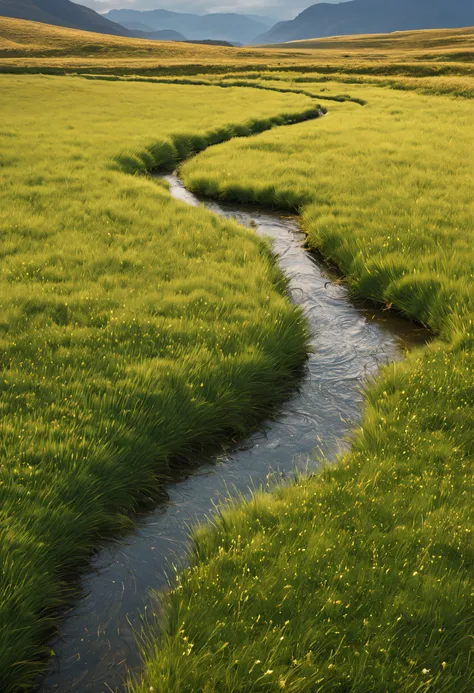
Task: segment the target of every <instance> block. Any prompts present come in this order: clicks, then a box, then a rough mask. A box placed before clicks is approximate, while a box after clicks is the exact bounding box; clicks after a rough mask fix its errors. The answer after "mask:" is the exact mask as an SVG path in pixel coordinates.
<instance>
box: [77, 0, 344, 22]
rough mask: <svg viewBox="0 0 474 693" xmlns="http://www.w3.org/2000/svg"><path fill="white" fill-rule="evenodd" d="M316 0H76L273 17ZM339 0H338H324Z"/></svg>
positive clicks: (289, 15) (101, 7) (102, 6)
mask: <svg viewBox="0 0 474 693" xmlns="http://www.w3.org/2000/svg"><path fill="white" fill-rule="evenodd" d="M317 1H318V0H76V2H78V3H79V4H81V5H87V7H92V8H93V9H94V10H97V11H98V12H105V11H107V10H109V9H112V8H122V7H127V8H129V9H135V10H155V9H163V10H172V11H174V12H193V13H195V14H206V13H208V12H241V13H243V14H260V15H266V16H269V17H275V18H277V19H293V18H294V17H296V15H297V14H299V13H300V12H302V10H305V9H306V8H307V7H309V6H310V5H314V3H315V2H317ZM325 1H326V2H328V1H329V2H340V0H325Z"/></svg>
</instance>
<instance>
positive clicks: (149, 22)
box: [104, 10, 268, 43]
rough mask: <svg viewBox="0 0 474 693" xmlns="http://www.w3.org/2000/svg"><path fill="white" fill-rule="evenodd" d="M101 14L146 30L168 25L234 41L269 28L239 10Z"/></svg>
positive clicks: (251, 37)
mask: <svg viewBox="0 0 474 693" xmlns="http://www.w3.org/2000/svg"><path fill="white" fill-rule="evenodd" d="M104 17H106V18H107V19H109V20H111V21H113V22H116V23H118V24H122V26H124V27H127V28H129V29H135V27H136V26H137V23H138V24H139V25H140V26H143V25H145V26H147V27H148V31H162V30H164V29H171V30H173V31H178V32H180V33H182V34H184V35H185V36H186V37H187V38H188V39H192V40H194V39H197V40H203V39H217V40H219V41H230V42H234V43H250V42H251V41H253V40H254V39H255V37H256V36H258V35H259V34H261V33H262V32H264V31H265V30H266V29H268V24H265V23H263V22H262V21H259V20H257V19H254V18H253V17H248V16H246V15H241V14H225V13H216V14H206V15H198V14H189V13H183V12H169V11H168V10H148V11H139V10H110V12H107V13H106V14H105V15H104Z"/></svg>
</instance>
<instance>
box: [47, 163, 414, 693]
mask: <svg viewBox="0 0 474 693" xmlns="http://www.w3.org/2000/svg"><path fill="white" fill-rule="evenodd" d="M165 179H166V180H167V181H168V183H169V184H170V192H171V194H172V195H173V197H175V198H177V199H180V200H182V201H183V202H185V203H187V204H191V205H199V204H201V203H200V201H199V200H198V199H197V198H196V197H195V196H194V195H192V194H191V193H190V192H188V191H187V190H186V189H185V188H184V186H183V184H182V183H181V182H180V181H179V180H178V179H177V178H176V177H174V176H165ZM206 206H207V207H209V208H210V209H211V210H212V211H214V212H215V213H217V214H221V215H223V216H226V217H234V218H236V219H237V221H239V222H240V223H241V224H244V225H246V226H253V227H255V228H256V230H257V232H258V233H259V234H262V235H265V236H270V237H271V238H272V239H273V244H274V250H275V252H276V254H277V255H278V259H279V264H280V267H281V268H282V270H283V272H284V273H285V274H286V275H287V276H288V278H289V279H290V282H289V291H290V294H291V297H292V300H293V301H294V302H295V303H298V304H300V305H302V306H303V308H304V310H305V313H306V316H307V319H308V322H309V324H310V327H311V332H312V353H311V354H310V358H309V361H308V367H307V374H306V377H305V379H304V381H303V383H302V387H301V389H300V391H299V393H298V394H297V395H295V397H294V398H293V399H292V400H291V401H289V402H288V403H287V404H286V406H285V407H284V409H283V411H281V412H280V414H279V415H278V417H277V418H276V419H275V420H273V421H269V422H267V425H266V426H265V427H263V428H262V430H261V431H260V432H259V433H257V434H255V435H253V436H252V437H250V438H249V439H247V440H246V441H244V442H243V443H242V444H241V445H239V446H238V447H237V448H235V449H233V450H231V451H228V452H223V453H222V454H220V455H218V456H217V457H215V458H214V459H212V460H208V461H207V463H206V462H204V463H203V465H202V466H201V467H200V468H199V471H197V472H194V473H192V474H190V475H189V476H188V478H186V479H184V480H182V481H179V482H176V483H172V484H170V485H169V486H168V487H167V489H166V491H167V499H166V501H165V502H163V503H162V504H161V505H160V506H159V507H157V508H156V510H155V511H154V512H152V513H150V514H148V515H146V516H144V517H143V518H142V519H141V521H139V523H138V526H137V528H136V530H135V531H134V532H133V533H132V534H130V535H129V536H128V537H126V538H124V539H120V540H119V541H117V542H115V543H112V544H110V545H108V546H107V547H106V548H104V549H103V550H102V551H101V552H100V553H98V554H97V555H96V556H95V558H94V559H93V561H92V566H91V570H90V572H89V573H88V574H87V575H85V576H84V577H83V580H82V585H81V588H82V592H83V595H84V596H83V598H82V599H81V600H80V601H79V602H78V603H77V604H76V605H75V606H74V607H73V608H72V609H71V610H70V612H69V613H68V614H67V617H66V619H65V621H64V623H63V626H62V629H61V632H60V635H59V637H58V638H57V639H56V641H55V642H54V643H52V648H53V650H54V652H55V657H54V660H53V663H52V666H51V668H50V670H49V672H48V673H47V674H46V676H45V677H44V679H43V680H42V682H41V683H40V685H39V689H40V691H41V693H53V692H54V693H75V692H76V693H110V691H122V690H123V680H124V676H125V675H126V673H127V671H129V670H133V669H137V668H138V667H139V666H140V650H139V643H138V642H137V638H136V631H137V630H138V629H139V628H140V624H141V614H142V613H143V612H146V611H147V610H148V612H150V611H152V609H153V598H152V595H151V590H157V589H160V588H164V587H166V585H167V571H169V570H170V566H171V565H172V564H173V563H177V562H181V563H182V561H183V559H184V557H185V556H186V550H187V545H188V532H189V526H190V525H191V524H192V523H193V522H194V521H195V520H196V519H201V520H202V519H204V518H206V516H208V515H209V514H210V513H212V511H213V509H214V507H215V504H216V503H218V502H219V500H220V499H222V498H223V497H228V496H229V494H236V493H238V492H243V493H247V492H248V489H249V487H252V486H257V485H260V484H266V483H271V482H272V480H274V478H275V476H286V475H289V474H291V472H292V470H293V469H294V468H295V467H299V466H302V467H306V466H307V465H308V460H312V462H311V463H310V464H312V465H317V462H316V461H315V460H316V456H315V455H314V451H317V452H319V453H321V454H323V455H325V456H326V457H330V458H334V456H335V455H336V454H337V453H338V452H339V451H340V450H341V449H343V448H344V447H345V446H346V445H347V440H348V435H349V433H350V431H351V429H353V428H354V426H355V425H356V424H357V422H358V421H359V419H360V416H361V408H362V401H363V394H362V387H363V384H364V382H365V381H366V380H367V378H368V377H369V376H371V375H373V374H374V373H375V372H376V371H377V369H378V368H379V366H380V364H383V363H385V362H387V361H393V360H395V359H399V358H401V357H402V356H403V354H404V352H405V350H406V349H407V348H409V347H411V346H417V345H420V344H424V343H425V342H426V339H427V336H426V332H424V331H423V330H422V329H421V328H417V327H416V326H414V325H411V324H409V323H407V322H406V321H404V320H402V319H401V318H398V317H396V316H394V315H393V314H391V313H384V312H382V311H377V310H370V309H367V308H362V307H357V306H355V305H354V304H353V303H351V302H350V300H349V298H348V296H347V292H346V289H345V288H344V287H343V286H341V285H340V284H338V283H336V282H334V281H332V280H333V279H334V277H331V276H330V275H329V274H328V271H327V270H326V269H325V267H324V266H323V265H322V263H321V262H320V261H319V260H318V259H316V258H315V257H314V256H312V255H311V254H310V253H308V252H307V251H306V250H305V249H304V247H303V242H304V237H303V234H302V232H301V230H300V228H299V226H298V224H297V222H296V221H295V220H293V219H288V218H281V217H279V216H277V215H275V214H270V213H262V212H260V211H255V210H250V209H245V208H241V207H236V206H235V205H234V206H230V205H221V204H216V203H214V202H212V203H206Z"/></svg>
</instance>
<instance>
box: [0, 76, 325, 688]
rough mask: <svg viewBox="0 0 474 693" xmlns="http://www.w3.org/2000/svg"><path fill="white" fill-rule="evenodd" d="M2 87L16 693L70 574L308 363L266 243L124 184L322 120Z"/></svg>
mask: <svg viewBox="0 0 474 693" xmlns="http://www.w3.org/2000/svg"><path fill="white" fill-rule="evenodd" d="M0 90H1V97H0V98H1V103H2V121H1V127H0V191H1V192H0V200H1V202H0V238H1V244H0V256H1V270H0V297H1V298H0V345H1V348H0V353H1V367H2V376H1V379H0V391H1V404H0V409H1V448H0V449H1V453H0V455H1V456H0V508H1V510H0V534H1V540H0V565H1V566H2V574H1V578H0V688H1V690H2V693H7V691H13V690H17V689H21V688H23V687H25V688H27V687H28V686H29V685H30V684H31V683H32V681H33V678H34V675H35V674H36V673H37V672H38V670H39V669H40V668H41V666H42V664H43V663H44V662H42V658H43V657H44V656H45V655H46V654H47V653H48V652H47V649H46V648H45V647H44V643H45V640H46V636H47V634H48V631H49V629H51V628H52V627H54V626H55V625H56V620H55V611H54V610H55V608H56V607H57V606H58V605H59V604H60V603H62V602H63V600H64V598H65V596H66V595H65V592H64V582H63V580H64V578H65V576H66V574H71V573H73V572H74V570H75V569H76V568H77V566H78V565H79V563H80V562H81V561H84V560H86V559H87V558H88V557H89V556H90V553H91V551H92V549H93V548H94V547H95V546H96V545H97V542H98V541H99V540H100V539H101V538H103V537H104V536H106V535H107V534H109V533H110V532H112V531H117V530H120V529H123V528H125V527H130V525H131V520H130V519H129V518H128V513H129V512H130V511H131V510H132V509H133V508H136V507H137V504H139V503H140V501H143V499H144V498H148V497H149V496H150V495H153V494H154V493H155V492H156V490H157V489H158V487H159V484H160V483H161V482H162V481H163V480H164V479H166V478H168V477H169V474H170V469H171V467H172V466H173V464H174V465H175V466H177V467H178V468H179V467H180V466H181V467H182V466H183V464H186V462H187V460H188V459H189V457H190V456H191V454H192V453H193V451H196V450H200V449H202V448H203V447H206V446H208V445H211V444H212V445H216V444H218V443H219V441H222V440H228V439H229V437H230V436H231V435H237V436H238V435H242V434H243V433H244V432H248V431H249V430H250V429H252V427H254V426H255V425H256V424H257V423H258V422H259V421H260V420H261V418H262V417H263V416H265V415H266V414H268V412H269V410H270V409H272V408H273V407H274V406H276V405H278V403H279V402H281V401H282V400H283V399H284V398H285V397H286V396H287V395H288V393H289V391H290V390H291V389H292V388H293V387H294V384H295V378H296V375H297V371H298V370H299V369H300V368H301V365H302V363H303V362H304V359H305V356H306V338H307V335H306V326H305V323H304V321H303V319H302V316H301V314H300V311H299V310H298V309H296V308H294V307H292V306H291V305H290V304H289V302H288V299H287V296H286V284H285V281H284V279H283V277H282V276H281V274H280V272H279V270H278V268H277V266H276V265H275V261H274V258H273V256H272V254H271V252H270V249H269V246H268V244H267V243H266V242H264V241H263V240H259V239H258V238H257V237H256V236H255V234H254V233H253V232H251V231H249V230H246V229H243V228H241V227H239V226H238V225H237V224H235V223H234V222H232V221H224V220H220V219H217V218H216V217H215V216H214V215H212V214H211V213H209V212H208V211H206V210H205V209H191V208H189V207H187V206H186V205H184V204H181V203H178V202H176V201H174V200H172V199H171V197H170V195H169V193H168V192H167V190H166V187H165V186H163V185H159V184H157V182H155V181H154V180H152V179H147V178H146V177H145V176H144V175H135V176H132V175H130V173H145V171H146V170H150V169H153V168H155V167H157V166H159V165H161V166H167V167H172V166H173V165H174V164H175V163H176V162H177V161H179V160H181V159H183V158H184V157H186V156H188V155H190V154H191V153H193V152H194V151H198V150H200V149H202V148H204V147H205V146H207V145H208V144H212V143H216V142H220V141H223V140H225V139H228V138H230V137H232V136H237V135H248V134H250V133H252V132H260V131H262V130H264V129H266V128H269V127H272V126H273V125H278V124H280V125H281V124H283V123H285V122H294V121H296V120H298V119H304V118H310V117H316V115H317V114H318V111H317V109H316V107H315V104H314V101H311V100H310V99H308V98H306V97H304V96H295V95H294V94H288V95H286V94H279V93H273V92H265V93H262V92H258V99H256V98H255V94H256V93H257V92H255V90H250V89H228V90H227V91H226V98H225V100H224V99H222V97H221V94H222V90H220V89H218V88H217V87H186V86H175V85H168V86H167V85H157V84H147V83H144V84H131V83H108V82H91V81H85V80H79V79H74V78H58V77H29V76H23V77H13V76H2V77H0ZM177 113H179V114H180V116H179V119H177V118H176V114H177Z"/></svg>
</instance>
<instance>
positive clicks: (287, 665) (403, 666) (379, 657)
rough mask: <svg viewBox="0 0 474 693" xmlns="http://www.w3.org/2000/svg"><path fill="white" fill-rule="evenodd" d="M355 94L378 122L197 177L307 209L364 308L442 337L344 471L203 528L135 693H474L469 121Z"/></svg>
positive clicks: (420, 357)
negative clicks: (379, 307)
mask: <svg viewBox="0 0 474 693" xmlns="http://www.w3.org/2000/svg"><path fill="white" fill-rule="evenodd" d="M267 83H269V82H267ZM279 83H280V84H281V85H283V86H286V87H290V86H291V85H292V84H293V85H294V86H299V85H300V84H301V82H296V81H295V82H293V83H292V82H291V79H290V77H289V76H288V75H287V76H286V80H285V81H283V79H280V81H279ZM270 84H272V82H270ZM322 86H323V85H322V84H311V83H306V84H305V89H311V88H313V89H314V90H317V89H318V90H319V89H321V87H322ZM324 88H325V90H326V91H325V94H327V95H333V96H334V95H336V94H338V93H339V92H340V89H341V84H340V83H339V82H336V83H333V82H330V81H328V82H325V83H324ZM350 93H351V95H352V96H353V97H356V98H360V99H361V100H362V101H364V102H366V105H365V106H364V107H363V108H362V107H361V106H359V105H357V104H354V103H343V104H330V105H329V112H328V115H327V116H326V117H325V118H324V119H322V120H321V121H318V122H317V123H314V124H301V125H296V126H294V127H292V128H287V129H281V130H277V131H273V132H271V133H264V134H262V135H259V136H256V137H253V138H250V139H248V140H241V141H233V142H229V143H227V144H224V145H222V146H220V147H217V148H213V149H211V150H208V151H207V152H204V153H202V154H200V155H199V156H198V157H196V158H194V159H192V160H190V161H189V162H187V163H185V164H184V165H183V166H182V167H181V173H182V176H183V177H184V180H185V182H186V185H187V187H189V188H190V189H191V190H193V191H195V192H196V193H199V194H201V195H205V196H209V197H214V198H218V199H225V200H231V201H238V202H251V203H256V204H262V205H265V206H271V207H273V208H279V209H282V210H284V211H294V210H298V211H299V212H300V214H301V216H302V222H303V226H304V229H305V231H306V233H307V239H308V244H309V245H310V246H311V247H313V248H315V249H318V250H319V251H321V252H322V253H323V255H324V256H326V257H327V258H328V260H329V261H331V262H332V263H335V264H337V265H338V267H339V268H340V269H341V270H342V272H343V274H344V276H345V277H346V281H347V282H348V284H349V286H350V287H351V289H352V291H353V292H354V293H355V294H356V295H358V296H362V297H365V298H369V299H370V300H373V301H376V302H379V303H382V304H385V305H386V306H387V307H389V308H390V307H393V308H396V309H398V310H399V311H401V312H402V313H404V314H405V315H406V316H407V317H409V318H412V319H415V320H418V321H420V322H422V323H424V324H425V325H427V326H429V327H430V328H431V329H432V330H433V331H434V332H435V333H436V334H437V335H438V336H439V339H438V340H437V341H436V342H435V343H434V344H432V345H430V346H429V347H427V348H426V349H424V350H422V351H421V352H417V353H415V354H412V355H411V356H410V357H408V358H407V360H406V361H405V362H404V363H403V364H401V365H394V366H391V367H389V368H387V369H385V370H384V371H383V373H382V374H381V376H380V377H379V379H378V380H377V382H376V383H375V384H372V385H371V386H370V388H369V390H368V393H367V405H366V410H365V416H364V421H363V425H362V427H361V429H360V430H359V431H357V432H356V434H355V440H354V443H353V448H352V452H351V453H350V454H349V455H347V456H346V457H345V458H344V459H340V460H339V462H338V464H337V465H336V466H335V467H327V468H326V469H325V470H324V471H323V472H322V473H321V474H318V475H316V476H315V477H314V478H311V479H307V478H299V479H297V481H296V483H295V484H292V485H291V486H289V487H282V488H279V489H277V490H276V491H275V492H274V493H272V494H266V493H263V492H262V493H257V494H255V495H254V496H253V498H251V499H250V500H248V501H246V502H243V503H242V502H241V503H239V504H237V505H236V506H233V507H231V508H230V509H226V510H223V511H222V512H221V513H220V514H219V516H218V517H216V519H215V523H214V525H213V526H212V527H209V526H203V527H201V528H198V529H197V530H196V532H195V535H194V543H193V551H194V553H193V559H192V562H191V567H190V568H189V569H188V570H187V571H185V572H184V573H183V574H180V575H178V576H177V582H176V584H175V586H174V588H173V590H172V592H171V594H169V595H168V596H167V597H166V598H165V599H164V605H165V610H166V614H167V615H166V619H165V630H164V633H163V634H162V636H161V638H160V639H159V640H158V644H156V642H155V643H153V642H152V643H151V645H150V648H149V651H148V654H147V663H146V668H145V674H144V677H143V679H142V680H141V681H140V682H139V683H137V684H135V685H132V686H131V689H132V690H133V691H134V693H145V691H149V690H154V691H156V692H159V693H164V692H165V691H167V692H170V691H173V692H176V693H178V691H184V690H186V691H200V692H206V693H211V692H212V693H214V692H215V693H217V692H218V691H223V690H225V691H233V692H237V691H238V692H239V693H240V692H241V693H244V692H247V691H279V690H282V689H284V690H288V691H294V692H295V693H304V692H305V691H307V692H308V693H310V692H311V693H314V692H315V691H321V693H327V692H328V691H358V692H360V693H366V692H367V691H377V692H381V691H384V692H385V691H390V692H391V691H393V692H395V691H397V693H398V692H400V691H407V692H408V691H409V692H410V693H411V692H414V691H416V692H420V691H423V692H425V691H437V692H440V693H441V692H442V693H445V692H450V691H453V692H454V691H463V692H465V693H469V692H470V691H472V690H473V687H474V679H473V670H472V666H471V664H470V663H471V659H472V652H473V651H472V635H473V632H474V580H473V567H474V542H473V527H474V508H473V504H472V498H473V491H474V487H473V478H474V477H473V456H474V381H473V372H474V354H473V346H474V330H473V318H474V300H473V299H474V290H473V278H474V254H473V251H472V243H473V236H472V234H473V226H474V205H473V196H472V193H473V190H474V167H473V165H472V164H473V160H472V155H471V154H469V155H466V154H467V152H469V153H471V152H472V151H474V126H473V121H472V103H471V102H469V101H467V100H462V99H453V98H449V99H448V98H445V97H437V96H422V95H419V94H414V93H401V92H395V91H392V90H388V89H381V88H376V87H374V86H372V85H351V87H350ZM262 171H265V176H264V177H263V176H262Z"/></svg>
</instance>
